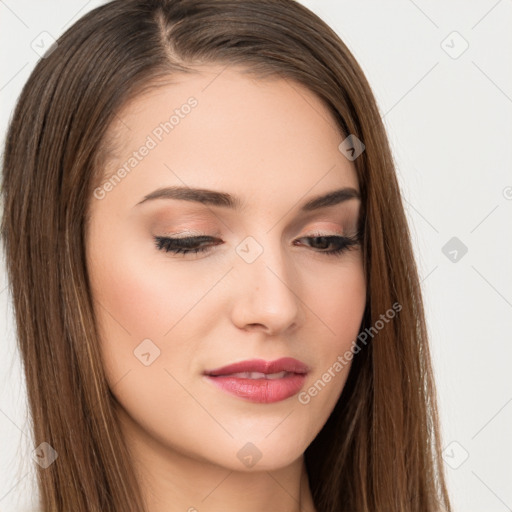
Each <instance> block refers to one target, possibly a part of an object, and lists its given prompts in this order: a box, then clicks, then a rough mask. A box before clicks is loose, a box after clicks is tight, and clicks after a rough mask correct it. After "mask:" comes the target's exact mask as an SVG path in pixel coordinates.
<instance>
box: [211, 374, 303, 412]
mask: <svg viewBox="0 0 512 512" xmlns="http://www.w3.org/2000/svg"><path fill="white" fill-rule="evenodd" d="M207 378H208V379H209V380H210V381H212V382H213V383H214V384H215V385H216V386H218V387H219V388H220V389H222V390H223V391H226V392H227V393H230V394H232V395H235V396H237V397H239V398H245V399H246V400H249V401H250V402H256V403H262V404H270V403H273V402H280V401H281V400H286V399H287V398H289V397H291V396H293V395H295V394H297V393H298V392H299V391H300V390H301V388H302V387H303V386H304V381H305V380H306V375H305V374H302V373H301V374H299V373H294V374H292V375H288V376H287V377H283V378H281V379H242V378H239V377H229V376H219V377H212V376H207Z"/></svg>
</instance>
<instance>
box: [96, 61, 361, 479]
mask: <svg viewBox="0 0 512 512" xmlns="http://www.w3.org/2000/svg"><path fill="white" fill-rule="evenodd" d="M112 129H113V130H114V131H115V133H116V140H117V144H118V148H117V150H116V154H115V156H114V157H113V159H112V160H111V161H110V163H109V164H108V169H105V176H106V179H105V180H104V181H103V182H102V186H101V187H99V188H97V189H96V190H95V192H94V197H93V198H92V199H91V201H92V203H91V210H90V213H91V216H90V225H89V226H88V232H87V264H88V271H89V275H90V280H91V285H92V291H93V297H94V299H95V313H96V317H97V321H98V325H99V328H100V334H101V350H102V355H103V363H104V367H105V371H106V375H107V378H108V381H109V385H110V388H111V390H112V393H113V394H114V395H115V397H116V399H117V400H118V402H119V408H118V414H119V417H120V420H121V424H122V426H123V429H124V430H125V432H126V435H127V436H129V437H130V446H134V447H137V448H138V449H140V453H144V454H145V457H146V458H147V460H152V459H157V458H161V457H172V456H173V455H175V456H176V457H178V456H179V457H180V458H182V459H183V457H186V458H188V459H194V460H199V461H201V462H203V463H204V462H209V463H212V464H215V465H218V466H222V467H225V468H229V469H231V470H239V471H249V470H251V468H252V467H254V468H255V469H256V470H262V469H267V470H268V469H272V468H279V467H284V466H286V465H288V464H290V463H292V462H293V461H296V460H297V459H298V458H299V457H300V456H301V455H302V454H303V452H304V451H305V449H306V448H307V446H308V445H309V444H310V443H311V442H312V440H313V439H314V438H315V436H316V435H317V433H318V432H319V431H320V430H321V428H322V426H323V425H324V423H325V422H326V421H327V418H328V417H329V415H330V413H331V411H332V409H333V408H334V406H335V404H336V401H337V400H338V398H339V396H340V394H341V391H342V389H343V386H344V384H345V381H346V379H347V375H348V371H349V368H350V359H346V358H344V357H343V354H345V352H346V351H347V350H349V349H350V348H351V342H352V341H353V340H354V339H355V338H356V337H357V334H358V330H359V327H360V324H361V320H362V316H363V310H364V306H365V300H366V295H365V278H364V274H363V262H362V254H361V249H360V247H359V246H352V247H349V248H348V249H345V250H342V251H341V252H338V253H337V254H336V253H333V254H328V253H327V252H326V251H333V250H336V249H339V248H340V247H343V245H342V243H340V242H339V239H335V238H333V239H324V238H319V237H331V236H332V237H339V236H347V237H349V236H354V235H355V234H356V230H357V220H358V214H359V209H360V206H361V205H360V200H359V199H358V198H357V197H353V198H350V196H349V195H346V196H345V199H344V200H343V197H342V198H341V199H339V198H338V200H337V201H331V203H329V204H330V205H328V206H326V204H327V201H324V204H323V205H322V201H319V202H317V203H316V204H313V206H316V207H315V208H313V207H309V208H305V209H303V206H304V205H306V204H307V203H309V202H310V201H311V200H312V199H313V198H317V197H318V196H323V195H326V194H328V193H330V192H333V191H336V190H339V189H344V188H352V189H354V190H355V191H359V186H358V180H357V176H356V172H355V168H354V164H353V162H351V161H349V160H348V159H347V158H346V157H345V156H344V154H342V153H341V152H340V150H339V149H338V146H339V144H340V143H341V142H342V140H343V137H341V135H340V134H339V132H338V131H337V129H336V126H335V122H334V119H333V117H332V116H331V114H330V113H329V111H328V110H327V108H326V107H325V106H324V105H323V104H322V103H321V101H320V100H319V99H318V98H317V97H316V96H315V95H314V94H313V93H311V92H310V91H309V90H308V89H306V88H304V87H303V86H301V85H299V84H298V83H295V82H292V81H289V80H283V79H275V80H269V81H267V80H265V81H262V80H257V79H254V78H250V77H249V76H247V75H245V76H244V75H242V74H241V73H240V72H239V71H236V70H235V69H234V68H227V69H224V70H223V68H222V67H220V66H204V67H202V68H201V72H200V73H193V74H187V75H178V76H177V80H176V83H174V84H172V85H169V86H165V87H162V88H159V89H156V90H153V91H152V92H151V93H149V94H146V95H144V96H142V97H138V98H137V99H135V100H134V101H133V102H131V103H130V104H129V105H128V106H127V108H125V109H124V110H123V111H122V112H120V113H119V115H118V116H117V118H116V124H115V125H113V126H112ZM107 180H108V181H107ZM166 188H174V196H173V197H171V192H170V189H169V190H168V191H167V195H166V194H165V192H161V193H159V194H154V193H155V191H157V190H161V189H166ZM178 189H179V190H181V192H180V194H181V196H179V195H178V192H176V191H177V190H178ZM194 189H205V190H208V191H210V192H204V193H198V192H194V193H192V192H193V190H194ZM219 194H222V196H220V195H219ZM228 194H229V197H230V198H231V199H230V201H228V200H227V199H226V196H227V195H228ZM151 195H153V197H151ZM148 196H150V197H148ZM180 197H181V198H180ZM231 203H232V204H231ZM155 237H161V238H156V240H155ZM190 237H204V239H202V240H197V239H196V240H195V242H194V241H192V242H191V241H189V242H188V243H189V246H188V247H189V248H192V249H193V248H197V247H200V248H205V249H206V250H205V251H203V252H197V253H188V254H186V253H183V252H181V253H180V252H178V253H176V252H172V250H171V249H173V248H179V247H180V245H179V244H180V242H169V241H168V240H167V241H166V240H165V238H190ZM310 237H311V238H310ZM173 244H174V245H173ZM181 244H182V245H181V247H182V249H183V247H186V246H185V244H184V243H181ZM194 244H195V245H194ZM167 249H169V250H168V251H167ZM281 358H294V359H296V360H298V361H299V362H300V363H301V364H298V363H297V364H296V365H295V366H294V365H292V366H286V364H285V365H284V366H283V365H279V364H277V365H276V366H270V367H265V365H264V364H262V365H261V366H254V365H251V364H250V363H249V364H248V365H246V366H242V367H237V368H231V369H226V370H220V371H219V372H216V373H217V374H218V375H217V376H207V375H206V373H207V372H211V371H212V370H216V369H220V368H222V367H225V366H227V365H232V364H234V363H239V362H246V361H250V360H255V359H257V360H263V363H264V362H272V361H275V360H278V359H281ZM341 358H343V363H340V361H341ZM337 362H338V364H336V363H337ZM260 363H261V361H260ZM340 366H343V368H342V369H340ZM282 372H286V373H282ZM304 372H306V373H304ZM268 373H273V374H274V375H271V376H270V377H271V378H262V377H263V375H262V374H268ZM221 375H224V376H221ZM228 375H231V376H228Z"/></svg>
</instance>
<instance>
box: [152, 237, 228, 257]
mask: <svg viewBox="0 0 512 512" xmlns="http://www.w3.org/2000/svg"><path fill="white" fill-rule="evenodd" d="M153 238H154V240H155V245H156V248H157V249H158V250H160V251H165V252H172V253H174V254H189V253H193V254H197V253H198V252H206V251H209V250H210V248H211V246H204V245H203V246H201V245H200V244H202V243H205V242H211V241H212V240H218V239H216V238H213V237H211V236H206V235H202V236H194V237H188V238H169V237H165V236H155V237H153ZM215 245H219V244H215Z"/></svg>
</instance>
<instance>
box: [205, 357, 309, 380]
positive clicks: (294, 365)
mask: <svg viewBox="0 0 512 512" xmlns="http://www.w3.org/2000/svg"><path fill="white" fill-rule="evenodd" d="M283 371H284V372H290V373H307V372H308V371H309V368H308V366H307V365H305V364H304V363H303V362H301V361H298V360H297V359H294V358H293V357H282V358H281V359H276V360H275V361H265V360H264V359H251V360H247V361H240V362H239V363H233V364H229V365H227V366H223V367H221V368H215V369H214V370H206V371H205V372H204V373H205V375H210V376H219V375H230V374H232V373H240V372H258V373H265V374H271V373H279V372H283Z"/></svg>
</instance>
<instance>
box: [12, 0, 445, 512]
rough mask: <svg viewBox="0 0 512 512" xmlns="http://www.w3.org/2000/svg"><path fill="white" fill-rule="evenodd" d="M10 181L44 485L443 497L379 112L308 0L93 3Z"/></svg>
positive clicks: (34, 117)
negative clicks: (300, 0)
mask: <svg viewBox="0 0 512 512" xmlns="http://www.w3.org/2000/svg"><path fill="white" fill-rule="evenodd" d="M2 193H3V200H4V215H3V220H2V235H3V239H4V245H5V254H6V262H7V269H8V273H9V279H10V283H11V289H12V293H13V301H14V306H15V312H16V321H17V328H18V340H19V346H20V350H21V353H22V357H23V360H24V364H25V372H26V379H27V387H28V396H29V403H30V410H31V414H32V417H33V424H34V427H33V428H34V431H33V433H34V439H35V457H34V459H35V460H36V461H37V462H38V484H39V490H40V494H41V510H43V511H44V512H47V511H50V510H51V511H68V510H73V511H84V512H85V511H88V512H90V511H105V510H108V511H123V512H124V511H128V510H134V511H143V510H144V511H148V512H160V511H163V510H166V511H175V510H176V511H177V510H189V511H193V510H199V511H203V510H204V511H206V510H209V511H217V510H223V511H227V510H231V509H235V508H236V509H240V507H243V510H245V511H254V512H256V511H262V510H276V511H277V510H278V511H283V510H286V511H290V512H291V511H299V510H301V511H308V512H310V511H311V512H313V511H315V512H334V511H347V512H348V511H358V512H363V511H364V512H370V511H371V512H374V511H379V512H380V511H382V512H384V511H394V512H396V511H421V512H434V511H436V512H437V511H440V510H449V509H450V507H449V498H448V494H447V490H446V486H445V482H444V475H443V467H442V463H441V458H440V446H441V442H440V435H439V425H438V417H437V409H436V394H435V387H434V382H433V377H432V369H431V363H430V356H429V350H428V340H427V333H426V326H425V320H424V313H423V305H422V299H421V293H420V286H419V280H418V273H417V269H416V266H415V261H414V257H413V253H412V250H411V243H410V238H409V231H408V227H407V223H406V218H405V215H404V209H403V206H402V202H401V198H400V192H399V188H398V184H397V180H396V176H395V171H394V167H393V162H392V157H391V154H390V149H389V146H388V142H387V138H386V134H385V131H384V128H383V124H382V122H381V118H380V115H379V112H378V109H377V106H376V103H375V99H374V97H373V95H372V92H371V89H370V87H369V85H368V83H367V81H366V79H365V77H364V75H363V73H362V71H361V69H360V67H359V66H358V64H357V62H356V61H355V59H354V58H353V56H352V55H351V53H350V52H349V50H348V49H347V48H346V46H345V45H344V44H343V42H342V41H340V39H339V38H338V36H337V35H336V34H335V33H334V32H333V31H332V30H331V29H330V28H329V27H328V26H326V24H325V23H324V22H322V21H321V20H320V19H319V18H318V17H316V16H315V15H314V14H312V13H311V12H310V11H309V10H307V9H306V8H305V7H303V6H301V5H300V4H298V3H295V2H294V1H292V0H264V1H261V0H259V1H255V0H236V1H235V0H216V1H215V2H211V1H205V0H150V1H143V0H128V1H125V0H123V1H121V0H116V1H113V2H110V3H107V4H106V5H104V6H101V7H99V8H97V9H95V10H93V11H92V12H90V13H88V14H87V15H86V16H84V17H83V18H82V19H80V20H79V21H78V22H77V23H75V25H74V26H72V27H71V28H70V29H69V30H68V31H67V32H66V33H65V34H64V35H63V36H62V37H61V38H60V39H59V40H58V41H57V46H56V47H53V48H51V51H48V52H47V54H46V55H45V56H44V58H43V59H41V61H40V62H39V64H38V65H37V66H36V68H35V70H34V71H33V73H32V75H31V76H30V78H29V80H28V82H27V84H26V86H25V88H24V90H23V92H22V94H21V97H20V99H19V102H18V105H17V108H16V111H15V113H14V116H13V119H12V122H11V125H10V127H9V132H8V137H7V142H6V150H5V158H4V167H3V183H2Z"/></svg>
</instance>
